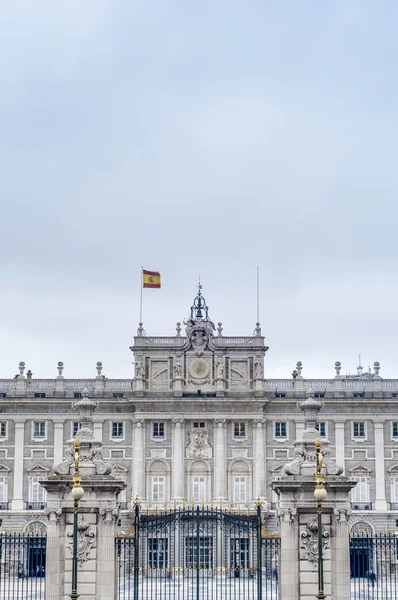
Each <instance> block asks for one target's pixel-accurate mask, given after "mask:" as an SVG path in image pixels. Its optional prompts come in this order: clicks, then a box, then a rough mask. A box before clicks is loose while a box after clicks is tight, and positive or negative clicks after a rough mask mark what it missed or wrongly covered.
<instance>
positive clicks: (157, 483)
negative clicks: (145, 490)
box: [152, 475, 164, 502]
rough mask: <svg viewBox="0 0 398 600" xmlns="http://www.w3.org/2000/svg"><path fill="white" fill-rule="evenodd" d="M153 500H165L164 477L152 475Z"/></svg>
mask: <svg viewBox="0 0 398 600" xmlns="http://www.w3.org/2000/svg"><path fill="white" fill-rule="evenodd" d="M152 502H164V477H159V476H158V475H156V476H154V477H152Z"/></svg>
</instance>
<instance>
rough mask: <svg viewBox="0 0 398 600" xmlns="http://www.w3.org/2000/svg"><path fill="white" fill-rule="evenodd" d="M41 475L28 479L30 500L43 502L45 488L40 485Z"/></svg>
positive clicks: (44, 499)
mask: <svg viewBox="0 0 398 600" xmlns="http://www.w3.org/2000/svg"><path fill="white" fill-rule="evenodd" d="M40 479H41V477H36V476H33V477H31V481H30V502H45V501H46V490H45V489H44V487H42V486H41V485H40Z"/></svg>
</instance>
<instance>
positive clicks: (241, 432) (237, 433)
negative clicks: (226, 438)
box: [234, 423, 246, 438]
mask: <svg viewBox="0 0 398 600" xmlns="http://www.w3.org/2000/svg"><path fill="white" fill-rule="evenodd" d="M234 437H236V438H244V437H246V423H235V424H234Z"/></svg>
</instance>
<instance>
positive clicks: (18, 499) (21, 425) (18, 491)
mask: <svg viewBox="0 0 398 600" xmlns="http://www.w3.org/2000/svg"><path fill="white" fill-rule="evenodd" d="M24 437H25V421H19V420H18V421H15V444H14V492H13V498H12V504H11V507H12V510H23V508H24V501H23V474H24V455H23V451H24V446H25V440H24Z"/></svg>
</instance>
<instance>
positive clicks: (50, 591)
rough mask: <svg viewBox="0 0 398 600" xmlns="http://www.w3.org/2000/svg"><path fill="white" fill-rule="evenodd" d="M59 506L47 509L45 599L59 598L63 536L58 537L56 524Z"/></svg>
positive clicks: (57, 599) (56, 599) (59, 513)
mask: <svg viewBox="0 0 398 600" xmlns="http://www.w3.org/2000/svg"><path fill="white" fill-rule="evenodd" d="M61 512H62V511H61V508H60V507H59V509H58V510H54V509H50V508H49V509H48V511H47V515H48V525H47V547H46V600H59V594H60V589H61V545H65V543H66V541H65V538H62V539H61V538H60V527H59V524H58V521H59V518H60V515H61Z"/></svg>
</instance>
